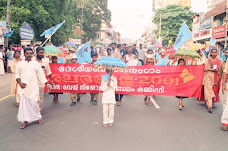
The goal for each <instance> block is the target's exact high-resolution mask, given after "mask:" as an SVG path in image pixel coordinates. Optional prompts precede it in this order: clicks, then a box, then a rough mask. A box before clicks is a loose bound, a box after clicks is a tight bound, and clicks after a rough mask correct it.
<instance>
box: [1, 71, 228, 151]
mask: <svg viewBox="0 0 228 151" xmlns="http://www.w3.org/2000/svg"><path fill="white" fill-rule="evenodd" d="M9 78H10V75H7V77H6V76H4V80H3V81H6V82H7V81H8V82H9V81H10V80H9ZM2 79H3V77H2V76H1V77H0V81H1V84H0V92H1V93H0V96H1V97H3V96H4V95H7V94H8V93H9V89H10V87H9V84H8V85H5V84H4V85H5V86H4V87H3V86H2V85H3V84H2ZM142 100H143V97H142V96H129V95H128V96H125V97H124V99H123V104H122V106H120V107H116V109H115V123H114V126H113V127H112V128H103V127H102V106H101V103H100V102H99V104H98V105H97V106H94V105H92V104H90V101H89V94H86V95H83V96H82V101H81V102H80V103H79V104H77V106H74V107H71V106H70V97H69V94H64V95H61V96H60V104H57V105H55V104H53V103H52V96H50V95H48V94H45V104H44V114H43V115H44V119H45V124H44V125H38V124H32V125H30V126H29V127H27V128H26V129H24V130H20V129H19V125H20V123H18V122H17V119H16V115H17V109H18V108H16V107H14V104H15V100H14V98H12V97H11V98H8V99H6V100H4V101H1V102H0V151H31V150H33V151H52V150H55V151H75V150H77V151H128V150H129V151H152V150H153V151H183V150H184V151H226V150H228V132H223V131H221V130H220V117H221V114H222V106H221V104H220V103H219V104H217V105H216V106H217V108H216V110H215V111H214V112H213V114H209V113H208V112H206V109H205V106H204V105H203V104H201V103H199V102H197V101H196V100H195V99H186V100H184V105H185V108H184V110H183V111H179V110H178V102H177V99H176V98H175V97H161V96H157V97H155V100H156V101H157V103H158V105H159V106H160V107H161V108H160V109H156V108H154V107H153V106H152V107H151V106H146V105H145V104H144V103H143V101H142Z"/></svg>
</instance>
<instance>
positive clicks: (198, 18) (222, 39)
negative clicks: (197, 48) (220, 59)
mask: <svg viewBox="0 0 228 151" xmlns="http://www.w3.org/2000/svg"><path fill="white" fill-rule="evenodd" d="M227 3H228V2H227V0H208V8H207V10H209V11H207V12H206V13H205V14H203V13H200V14H195V15H194V16H193V17H192V18H193V24H192V25H193V38H194V40H196V41H198V42H201V43H206V42H209V40H210V38H211V37H212V38H214V39H216V48H217V49H218V50H219V52H220V51H221V50H223V49H224V48H225V47H227V46H228V44H227V40H228V37H227V34H228V33H227V23H226V17H227V15H228V14H227V15H226V9H227V8H228V6H227V5H228V4H227Z"/></svg>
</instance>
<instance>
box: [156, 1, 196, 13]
mask: <svg viewBox="0 0 228 151" xmlns="http://www.w3.org/2000/svg"><path fill="white" fill-rule="evenodd" d="M167 5H182V6H188V7H191V0H153V11H155V10H157V9H160V8H165V7H166V6H167Z"/></svg>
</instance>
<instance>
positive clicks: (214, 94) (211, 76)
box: [203, 49, 221, 113]
mask: <svg viewBox="0 0 228 151" xmlns="http://www.w3.org/2000/svg"><path fill="white" fill-rule="evenodd" d="M217 55H218V52H217V49H212V50H211V53H210V58H208V59H207V60H206V63H205V69H204V71H205V73H204V81H203V84H204V100H205V101H206V105H207V109H208V112H209V113H212V111H213V110H212V108H214V107H215V106H214V103H215V102H219V87H220V84H219V83H217V80H218V68H219V66H220V64H221V61H220V60H219V59H218V58H217Z"/></svg>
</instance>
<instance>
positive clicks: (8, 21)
mask: <svg viewBox="0 0 228 151" xmlns="http://www.w3.org/2000/svg"><path fill="white" fill-rule="evenodd" d="M10 1H11V0H7V6H6V29H7V32H10V31H9V29H10V26H9V23H10ZM8 43H9V37H5V46H6V47H8Z"/></svg>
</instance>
